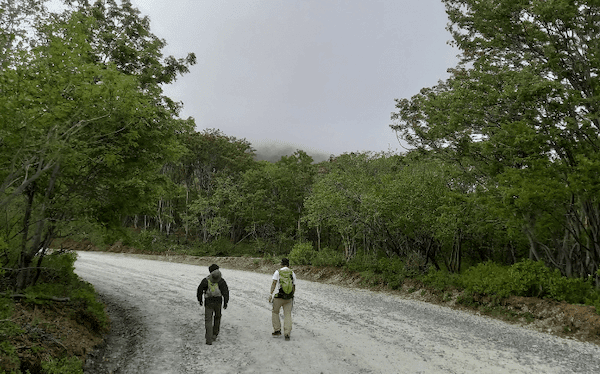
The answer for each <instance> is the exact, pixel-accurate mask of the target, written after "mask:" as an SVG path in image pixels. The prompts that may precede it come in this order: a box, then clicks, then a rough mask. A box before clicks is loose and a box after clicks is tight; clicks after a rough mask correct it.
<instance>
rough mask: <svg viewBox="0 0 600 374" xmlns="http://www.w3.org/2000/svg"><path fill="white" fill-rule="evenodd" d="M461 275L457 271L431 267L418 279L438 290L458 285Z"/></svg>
mask: <svg viewBox="0 0 600 374" xmlns="http://www.w3.org/2000/svg"><path fill="white" fill-rule="evenodd" d="M459 277H460V275H459V274H457V273H450V272H448V271H446V270H435V269H433V268H430V269H429V271H428V272H427V273H426V274H424V275H421V276H419V277H417V279H419V280H421V281H422V282H423V284H425V285H428V286H430V287H433V288H434V289H436V290H439V291H445V290H446V289H448V288H450V287H456V286H457V284H458V279H459Z"/></svg>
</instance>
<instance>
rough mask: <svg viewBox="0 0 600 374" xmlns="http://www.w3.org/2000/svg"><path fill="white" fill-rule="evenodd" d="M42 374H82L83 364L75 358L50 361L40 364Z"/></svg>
mask: <svg viewBox="0 0 600 374" xmlns="http://www.w3.org/2000/svg"><path fill="white" fill-rule="evenodd" d="M42 370H43V373H44V374H83V363H82V362H81V360H80V359H79V358H77V357H66V358H60V359H52V360H50V361H44V362H42Z"/></svg>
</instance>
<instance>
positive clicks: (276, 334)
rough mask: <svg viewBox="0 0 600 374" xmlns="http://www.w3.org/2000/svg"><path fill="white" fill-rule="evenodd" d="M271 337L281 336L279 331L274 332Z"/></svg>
mask: <svg viewBox="0 0 600 374" xmlns="http://www.w3.org/2000/svg"><path fill="white" fill-rule="evenodd" d="M271 335H273V336H279V335H281V331H275V332H274V333H272V334H271Z"/></svg>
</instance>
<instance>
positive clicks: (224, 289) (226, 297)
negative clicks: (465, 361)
mask: <svg viewBox="0 0 600 374" xmlns="http://www.w3.org/2000/svg"><path fill="white" fill-rule="evenodd" d="M219 289H220V290H221V295H223V309H227V304H229V287H227V282H225V279H222V278H221V282H220V283H219Z"/></svg>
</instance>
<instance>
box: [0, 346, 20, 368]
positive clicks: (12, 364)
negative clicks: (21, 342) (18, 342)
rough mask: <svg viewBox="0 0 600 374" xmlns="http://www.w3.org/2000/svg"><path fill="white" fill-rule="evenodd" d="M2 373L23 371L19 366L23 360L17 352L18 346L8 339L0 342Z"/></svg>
mask: <svg viewBox="0 0 600 374" xmlns="http://www.w3.org/2000/svg"><path fill="white" fill-rule="evenodd" d="M0 364H1V366H0V370H2V371H1V372H0V373H2V374H5V373H10V374H12V373H17V374H19V373H21V371H20V370H19V367H20V365H21V360H19V356H18V354H17V350H16V348H15V347H14V346H13V345H12V344H10V342H8V341H2V342H0Z"/></svg>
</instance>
